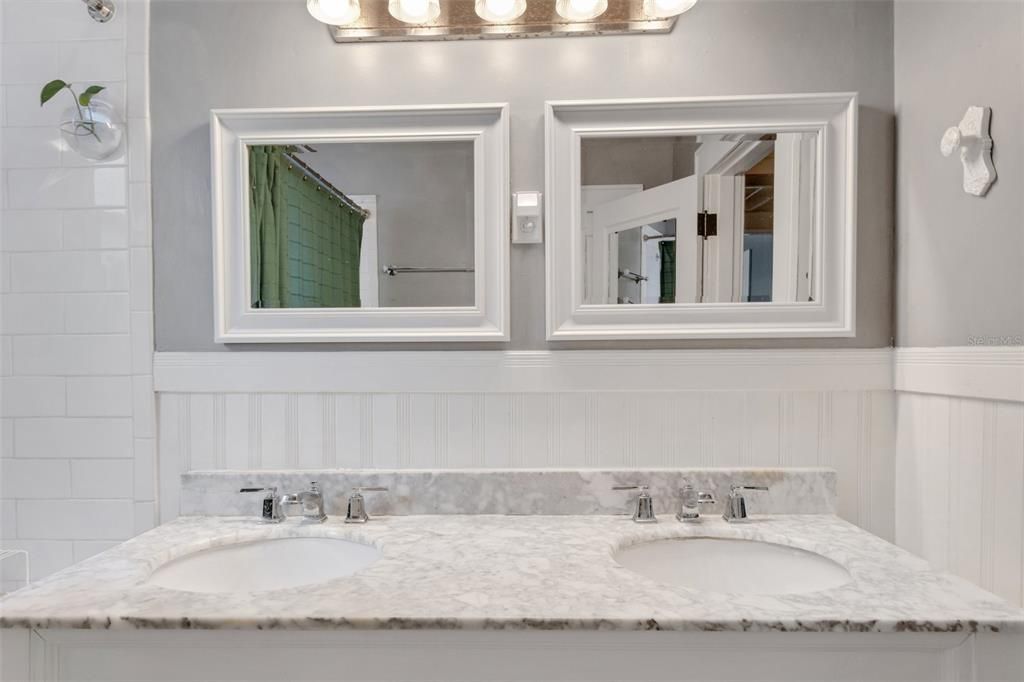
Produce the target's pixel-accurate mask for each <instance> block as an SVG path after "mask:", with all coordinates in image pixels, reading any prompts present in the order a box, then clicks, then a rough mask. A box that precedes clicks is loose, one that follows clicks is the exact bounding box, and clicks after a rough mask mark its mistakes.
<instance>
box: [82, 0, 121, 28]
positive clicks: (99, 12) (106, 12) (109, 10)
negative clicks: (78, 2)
mask: <svg viewBox="0 0 1024 682" xmlns="http://www.w3.org/2000/svg"><path fill="white" fill-rule="evenodd" d="M82 2H84V3H85V6H86V9H88V10H89V16H90V17H92V18H93V19H95V20H96V21H98V22H100V23H101V24H105V23H107V22H108V21H110V20H111V19H113V18H114V15H115V14H116V13H117V8H116V7H115V6H114V3H112V2H110V0H82Z"/></svg>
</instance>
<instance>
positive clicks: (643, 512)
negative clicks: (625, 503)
mask: <svg viewBox="0 0 1024 682" xmlns="http://www.w3.org/2000/svg"><path fill="white" fill-rule="evenodd" d="M612 490H639V491H640V494H639V495H638V496H637V498H636V506H635V507H634V508H633V522H634V523H657V522H658V518H657V517H656V516H655V515H654V498H652V497H651V494H650V493H649V492H648V487H647V486H646V485H617V486H615V487H613V488H612Z"/></svg>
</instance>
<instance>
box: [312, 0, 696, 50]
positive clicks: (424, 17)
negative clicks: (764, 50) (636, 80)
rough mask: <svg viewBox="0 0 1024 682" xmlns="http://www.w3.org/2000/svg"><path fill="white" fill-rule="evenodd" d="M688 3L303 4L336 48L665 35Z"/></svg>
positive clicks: (449, 0) (348, 0)
mask: <svg viewBox="0 0 1024 682" xmlns="http://www.w3.org/2000/svg"><path fill="white" fill-rule="evenodd" d="M694 1H695V0H654V2H655V5H652V7H653V9H651V8H647V5H646V4H645V0H387V2H385V0H306V2H307V5H308V7H309V11H310V14H312V15H313V16H314V17H316V18H317V19H319V20H320V21H323V22H325V23H327V25H328V29H329V31H330V34H331V36H332V37H333V38H334V40H335V41H337V42H339V43H366V42H370V43H372V42H405V41H420V40H467V39H477V40H479V39H484V40H486V39H499V40H500V39H507V38H540V37H549V36H559V37H569V36H606V35H624V34H634V35H635V34H645V33H648V34H655V33H669V32H670V31H671V30H672V27H673V26H674V25H675V23H676V21H677V20H678V16H677V14H678V13H681V12H683V11H684V10H686V9H688V8H689V7H690V6H691V5H692V4H693V3H694ZM357 7H358V14H357V13H356V11H357V10H356V8H357ZM348 8H351V10H349V9H348ZM349 12H351V13H350V14H349ZM652 12H656V13H659V14H660V13H663V14H664V16H660V15H659V16H655V15H654V14H652ZM338 14H344V15H345V16H343V17H341V19H336V18H332V17H334V16H336V15H338ZM348 17H353V18H351V19H348ZM346 19H348V21H347V23H345V20H346Z"/></svg>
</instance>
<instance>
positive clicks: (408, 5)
mask: <svg viewBox="0 0 1024 682" xmlns="http://www.w3.org/2000/svg"><path fill="white" fill-rule="evenodd" d="M388 12H391V16H393V17H394V18H395V19H398V20H399V21H404V22H405V23H407V24H426V23H428V22H431V21H433V20H434V19H437V18H438V17H439V16H441V2H440V0H388Z"/></svg>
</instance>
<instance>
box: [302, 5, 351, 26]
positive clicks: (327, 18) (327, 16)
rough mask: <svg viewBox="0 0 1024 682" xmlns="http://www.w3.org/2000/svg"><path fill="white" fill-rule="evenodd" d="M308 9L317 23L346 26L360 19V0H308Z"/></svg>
mask: <svg viewBox="0 0 1024 682" xmlns="http://www.w3.org/2000/svg"><path fill="white" fill-rule="evenodd" d="M306 9H307V10H309V13H310V14H312V15H313V18H314V19H316V20H317V21H322V22H323V23H325V24H329V25H332V26H344V25H345V24H351V23H353V22H354V21H356V20H358V19H359V15H360V13H361V11H360V9H359V0H306Z"/></svg>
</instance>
